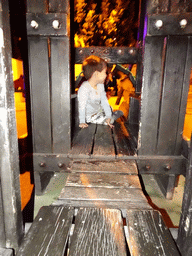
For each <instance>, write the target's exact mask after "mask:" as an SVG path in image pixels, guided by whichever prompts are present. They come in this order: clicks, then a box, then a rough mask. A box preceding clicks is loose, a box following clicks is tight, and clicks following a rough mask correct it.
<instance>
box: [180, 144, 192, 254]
mask: <svg viewBox="0 0 192 256" xmlns="http://www.w3.org/2000/svg"><path fill="white" fill-rule="evenodd" d="M185 180H186V182H185V190H184V195H183V203H182V214H181V218H180V223H179V232H178V238H177V244H178V246H179V249H180V251H181V253H182V255H185V256H190V255H192V243H191V241H192V211H191V209H192V189H191V188H192V140H191V148H190V152H189V166H188V169H187V173H186V178H185Z"/></svg>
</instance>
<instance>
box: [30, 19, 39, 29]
mask: <svg viewBox="0 0 192 256" xmlns="http://www.w3.org/2000/svg"><path fill="white" fill-rule="evenodd" d="M31 27H32V28H34V29H37V28H38V27H39V24H38V23H37V21H35V20H32V21H31Z"/></svg>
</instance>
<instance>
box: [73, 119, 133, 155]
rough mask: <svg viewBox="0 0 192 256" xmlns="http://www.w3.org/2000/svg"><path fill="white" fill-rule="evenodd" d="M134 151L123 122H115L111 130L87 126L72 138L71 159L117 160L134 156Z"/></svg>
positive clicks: (101, 126) (95, 125)
mask: <svg viewBox="0 0 192 256" xmlns="http://www.w3.org/2000/svg"><path fill="white" fill-rule="evenodd" d="M135 153H136V150H135V146H134V143H133V141H132V138H131V136H130V134H129V133H128V131H127V128H126V125H125V123H124V122H121V121H119V122H115V126H114V128H113V129H111V128H110V127H109V126H106V125H97V124H89V126H88V128H86V129H81V130H80V131H79V132H78V134H77V136H76V137H75V138H74V141H73V145H72V149H71V151H70V154H69V155H70V156H71V157H77V158H99V157H100V158H117V157H119V158H120V157H123V156H125V157H126V156H131V155H135Z"/></svg>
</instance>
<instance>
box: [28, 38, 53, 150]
mask: <svg viewBox="0 0 192 256" xmlns="http://www.w3.org/2000/svg"><path fill="white" fill-rule="evenodd" d="M28 49H29V74H30V91H31V108H32V128H33V152H34V153H50V152H51V151H52V136H51V109H50V108H51V107H50V87H49V83H50V80H49V63H48V42H47V38H41V39H40V38H39V37H36V36H31V37H29V38H28Z"/></svg>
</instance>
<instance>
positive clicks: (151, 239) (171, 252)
mask: <svg viewBox="0 0 192 256" xmlns="http://www.w3.org/2000/svg"><path fill="white" fill-rule="evenodd" d="M126 222H127V227H128V236H127V243H128V246H129V251H130V255H131V256H133V255H134V256H135V255H137V256H144V255H155V256H165V255H166V256H179V255H180V253H179V251H178V249H177V247H176V244H175V242H174V241H173V238H172V236H171V234H170V232H169V230H168V229H167V227H166V226H165V224H164V222H163V219H162V217H161V215H160V213H159V212H158V211H154V210H152V211H145V210H143V211H141V210H140V211H138V210H127V216H126Z"/></svg>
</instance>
